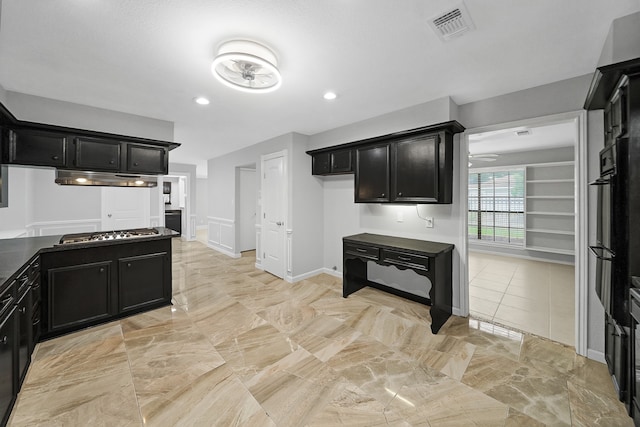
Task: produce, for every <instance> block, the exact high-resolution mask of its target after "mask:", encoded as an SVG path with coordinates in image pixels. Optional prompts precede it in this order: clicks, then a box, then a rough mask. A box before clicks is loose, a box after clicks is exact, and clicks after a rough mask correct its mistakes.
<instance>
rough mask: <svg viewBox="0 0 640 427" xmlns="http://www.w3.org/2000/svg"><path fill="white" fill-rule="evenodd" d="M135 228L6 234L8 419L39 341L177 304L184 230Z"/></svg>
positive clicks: (2, 349) (1, 416)
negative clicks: (176, 265) (175, 250)
mask: <svg viewBox="0 0 640 427" xmlns="http://www.w3.org/2000/svg"><path fill="white" fill-rule="evenodd" d="M133 231H135V230H129V231H121V232H117V233H116V232H107V233H83V234H78V235H70V236H43V237H25V238H15V239H0V340H1V341H0V377H1V378H3V380H2V381H0V425H5V424H6V422H7V419H8V416H9V414H10V412H11V408H12V407H13V404H14V402H15V399H16V396H17V394H18V391H19V390H20V387H21V384H22V381H23V380H24V378H25V376H26V372H27V369H28V367H29V364H30V361H31V353H32V351H33V349H34V347H35V343H37V342H38V341H40V340H42V339H47V338H52V337H55V336H58V335H62V334H66V333H69V332H73V331H77V330H79V329H82V328H86V327H89V326H93V325H97V324H99V323H104V322H108V321H111V320H115V319H118V318H121V317H125V316H129V315H132V314H135V313H139V312H142V311H146V310H152V309H154V308H158V307H162V306H165V305H169V304H171V292H172V289H171V238H172V237H174V236H177V235H178V233H176V232H175V231H173V230H170V229H168V228H164V227H158V228H155V229H140V231H141V233H139V234H135V233H133ZM63 242H67V243H63Z"/></svg>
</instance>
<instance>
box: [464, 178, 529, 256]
mask: <svg viewBox="0 0 640 427" xmlns="http://www.w3.org/2000/svg"><path fill="white" fill-rule="evenodd" d="M468 234H469V239H470V240H476V241H487V242H496V243H501V244H508V245H514V246H524V168H522V169H510V170H503V171H491V172H472V171H469V230H468Z"/></svg>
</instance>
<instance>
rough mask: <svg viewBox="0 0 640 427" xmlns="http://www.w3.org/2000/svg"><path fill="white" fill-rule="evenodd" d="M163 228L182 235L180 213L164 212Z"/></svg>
mask: <svg viewBox="0 0 640 427" xmlns="http://www.w3.org/2000/svg"><path fill="white" fill-rule="evenodd" d="M164 226H165V227H167V228H170V229H172V230H173V231H177V232H178V233H180V234H182V212H181V211H177V212H166V213H165V214H164Z"/></svg>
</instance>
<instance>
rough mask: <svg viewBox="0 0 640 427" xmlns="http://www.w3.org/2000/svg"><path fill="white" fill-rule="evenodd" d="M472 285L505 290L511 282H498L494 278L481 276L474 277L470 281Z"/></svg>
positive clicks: (500, 290) (499, 290) (497, 290)
mask: <svg viewBox="0 0 640 427" xmlns="http://www.w3.org/2000/svg"><path fill="white" fill-rule="evenodd" d="M469 285H470V286H475V287H478V288H483V289H488V290H490V291H496V292H504V291H506V290H507V288H508V287H509V282H506V283H505V282H496V281H493V280H487V279H483V278H481V277H480V276H478V277H476V278H475V279H473V280H472V281H471V282H470V283H469Z"/></svg>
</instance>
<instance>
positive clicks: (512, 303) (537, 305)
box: [500, 293, 549, 316]
mask: <svg viewBox="0 0 640 427" xmlns="http://www.w3.org/2000/svg"><path fill="white" fill-rule="evenodd" d="M500 305H506V306H509V307H513V308H519V309H521V310H525V311H530V312H536V313H541V314H543V315H546V316H548V315H549V305H548V304H547V303H546V301H540V300H539V299H532V298H525V297H521V296H517V295H511V294H508V293H506V294H504V297H503V298H502V300H501V302H500Z"/></svg>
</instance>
